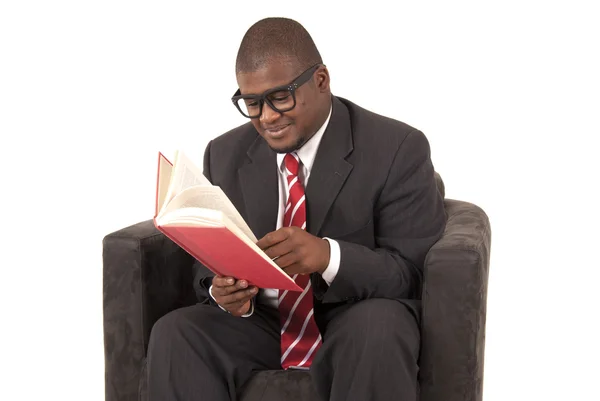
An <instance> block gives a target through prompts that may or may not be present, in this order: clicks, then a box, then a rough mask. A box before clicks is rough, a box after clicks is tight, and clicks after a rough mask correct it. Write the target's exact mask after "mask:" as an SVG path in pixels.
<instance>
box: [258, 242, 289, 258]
mask: <svg viewBox="0 0 600 401" xmlns="http://www.w3.org/2000/svg"><path fill="white" fill-rule="evenodd" d="M293 250H294V244H293V243H292V241H290V240H289V239H285V240H283V241H281V242H279V243H277V244H275V245H273V246H270V247H268V248H266V249H264V252H265V253H266V254H267V256H268V257H269V258H271V259H273V258H279V257H281V256H283V255H286V254H288V253H290V252H292V251H293Z"/></svg>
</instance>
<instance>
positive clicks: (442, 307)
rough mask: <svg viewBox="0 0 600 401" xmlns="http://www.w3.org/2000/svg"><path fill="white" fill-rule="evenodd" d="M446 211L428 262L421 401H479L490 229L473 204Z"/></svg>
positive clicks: (448, 207) (454, 204)
mask: <svg viewBox="0 0 600 401" xmlns="http://www.w3.org/2000/svg"><path fill="white" fill-rule="evenodd" d="M445 206H446V212H447V215H448V220H447V225H446V230H445V232H444V235H443V236H442V238H441V239H440V240H439V241H438V242H437V243H436V244H435V245H434V246H433V247H432V248H431V249H430V251H429V253H428V255H427V258H426V260H425V270H424V284H423V294H422V306H423V310H422V313H423V321H422V343H423V344H422V354H421V359H420V368H421V372H420V375H421V376H420V382H421V400H427V401H434V400H435V401H437V400H445V401H481V399H482V392H483V362H484V343H485V319H486V301H487V284H488V270H489V262H490V246H491V229H490V223H489V219H488V217H487V215H486V214H485V212H484V211H483V210H481V209H480V208H479V207H477V206H475V205H473V204H470V203H467V202H461V201H456V200H446V201H445Z"/></svg>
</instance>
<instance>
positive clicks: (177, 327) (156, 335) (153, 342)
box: [148, 305, 205, 353]
mask: <svg viewBox="0 0 600 401" xmlns="http://www.w3.org/2000/svg"><path fill="white" fill-rule="evenodd" d="M199 306H204V305H196V306H191V307H187V308H181V309H176V310H174V311H172V312H169V313H167V314H166V315H165V316H163V317H161V318H160V319H158V320H157V321H156V323H155V324H154V326H153V327H152V330H151V332H150V341H149V343H148V353H150V352H152V350H153V349H155V348H156V347H157V346H159V347H164V346H166V347H169V346H170V345H171V344H172V343H173V342H178V341H180V340H181V339H185V338H186V337H188V336H189V335H190V334H191V333H192V332H193V331H194V330H195V327H194V322H195V324H196V325H197V324H198V321H199V320H201V319H202V315H204V314H205V313H203V309H204V308H198V307H199ZM192 315H194V316H193V317H192Z"/></svg>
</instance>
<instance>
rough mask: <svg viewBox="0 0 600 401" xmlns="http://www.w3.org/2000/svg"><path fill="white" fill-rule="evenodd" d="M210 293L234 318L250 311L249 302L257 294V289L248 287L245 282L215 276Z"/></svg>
mask: <svg viewBox="0 0 600 401" xmlns="http://www.w3.org/2000/svg"><path fill="white" fill-rule="evenodd" d="M211 292H212V295H213V298H214V300H215V301H216V302H217V303H218V304H219V305H220V306H221V307H222V308H223V309H225V310H227V312H229V313H231V314H232V315H234V316H242V315H244V314H246V313H248V311H250V307H251V306H252V305H251V300H252V298H253V297H254V296H255V295H256V294H257V293H258V288H257V287H255V286H250V287H248V282H247V281H246V280H236V279H235V278H233V277H221V276H215V277H214V278H213V281H212V291H211Z"/></svg>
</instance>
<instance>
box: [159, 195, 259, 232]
mask: <svg viewBox="0 0 600 401" xmlns="http://www.w3.org/2000/svg"><path fill="white" fill-rule="evenodd" d="M182 208H202V209H212V210H218V211H221V212H222V213H223V215H225V216H226V217H227V218H228V219H229V220H230V221H231V222H232V223H233V224H234V225H235V226H236V227H238V228H239V230H240V231H241V232H242V233H244V234H245V236H246V237H247V238H249V239H250V240H252V241H253V242H257V241H258V240H257V239H256V237H255V236H254V233H252V230H251V229H250V227H249V226H248V224H247V223H246V221H245V220H244V218H243V217H242V216H241V215H240V213H239V212H238V211H237V209H236V208H235V206H234V205H233V203H231V201H230V200H229V198H228V197H227V195H225V192H223V190H222V189H221V188H219V187H217V186H214V185H210V186H206V185H204V186H202V185H200V186H194V187H190V188H186V189H184V190H183V191H182V192H181V193H180V194H178V195H175V197H174V198H173V199H172V200H171V202H169V204H168V205H167V207H166V208H165V209H164V210H163V211H162V212H161V216H163V215H166V214H167V213H171V212H174V211H175V210H177V209H182ZM160 220H161V223H162V224H168V222H167V221H165V220H164V219H160Z"/></svg>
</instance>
